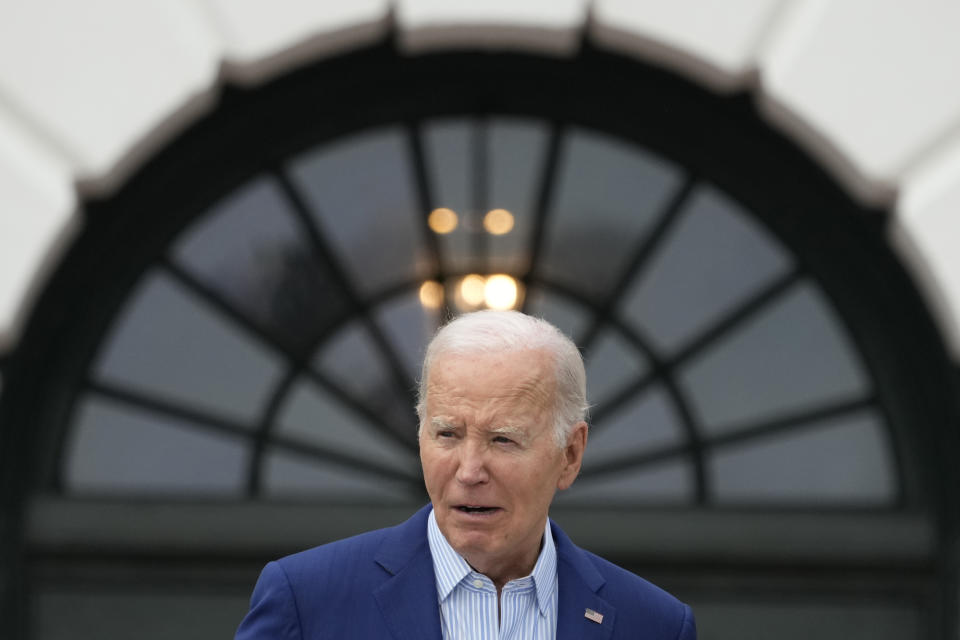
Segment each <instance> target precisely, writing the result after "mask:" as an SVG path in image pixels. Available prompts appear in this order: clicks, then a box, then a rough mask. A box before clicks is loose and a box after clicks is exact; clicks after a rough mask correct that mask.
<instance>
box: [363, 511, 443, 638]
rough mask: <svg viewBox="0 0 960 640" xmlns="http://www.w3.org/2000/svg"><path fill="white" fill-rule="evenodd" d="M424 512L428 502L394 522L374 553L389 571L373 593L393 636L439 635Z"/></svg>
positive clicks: (438, 616) (378, 562) (437, 636)
mask: <svg viewBox="0 0 960 640" xmlns="http://www.w3.org/2000/svg"><path fill="white" fill-rule="evenodd" d="M427 514H429V505H427V507H424V508H423V509H421V510H420V511H418V512H417V513H416V515H414V516H413V517H412V518H410V519H409V520H407V521H406V522H404V523H403V524H401V525H400V526H398V527H397V528H396V529H395V530H394V531H393V532H392V533H391V534H390V535H389V536H388V537H387V538H386V539H385V540H384V543H383V544H382V545H381V547H380V549H379V550H378V552H377V554H376V555H375V557H374V560H375V562H376V563H377V564H379V565H380V566H381V567H383V568H384V569H385V570H386V571H387V572H389V573H390V574H391V576H390V577H389V578H387V580H386V582H384V583H383V584H382V585H381V586H380V587H378V588H377V589H376V590H375V591H374V592H373V596H374V598H375V599H376V601H377V604H378V605H379V607H380V612H381V613H382V614H383V617H384V619H385V621H386V624H387V628H389V629H390V633H391V634H393V637H394V638H395V639H396V640H441V638H442V634H441V631H440V612H439V608H438V605H437V582H436V577H435V575H434V572H433V559H432V558H431V556H430V546H429V543H428V542H427Z"/></svg>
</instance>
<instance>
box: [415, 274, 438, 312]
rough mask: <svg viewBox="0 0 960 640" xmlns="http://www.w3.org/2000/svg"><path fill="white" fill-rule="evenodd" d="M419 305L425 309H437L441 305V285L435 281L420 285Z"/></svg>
mask: <svg viewBox="0 0 960 640" xmlns="http://www.w3.org/2000/svg"><path fill="white" fill-rule="evenodd" d="M420 304H422V305H423V306H424V307H426V308H427V309H439V308H440V307H441V306H442V305H443V285H442V284H440V283H439V282H437V281H436V280H427V281H426V282H424V283H423V284H422V285H420Z"/></svg>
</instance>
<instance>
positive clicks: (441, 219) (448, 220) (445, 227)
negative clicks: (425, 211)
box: [427, 207, 457, 234]
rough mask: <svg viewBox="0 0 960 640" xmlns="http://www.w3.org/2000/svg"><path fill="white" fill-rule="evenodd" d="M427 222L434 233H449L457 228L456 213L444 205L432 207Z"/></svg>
mask: <svg viewBox="0 0 960 640" xmlns="http://www.w3.org/2000/svg"><path fill="white" fill-rule="evenodd" d="M427 224H428V225H430V229H431V230H433V232H434V233H439V234H445V233H450V232H451V231H453V230H454V229H456V228H457V213H456V212H455V211H454V210H453V209H447V208H446V207H440V208H439V209H434V210H433V211H431V212H430V216H429V217H428V218H427Z"/></svg>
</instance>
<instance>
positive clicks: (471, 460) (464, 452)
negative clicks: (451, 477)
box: [457, 442, 490, 485]
mask: <svg viewBox="0 0 960 640" xmlns="http://www.w3.org/2000/svg"><path fill="white" fill-rule="evenodd" d="M489 479H490V475H489V473H488V471H487V462H486V456H485V454H484V452H483V450H482V447H480V446H479V445H477V444H475V443H472V442H465V443H464V444H463V447H462V448H461V449H460V460H459V465H458V466H457V482H459V483H460V484H464V485H475V484H483V483H484V482H486V481H487V480H489Z"/></svg>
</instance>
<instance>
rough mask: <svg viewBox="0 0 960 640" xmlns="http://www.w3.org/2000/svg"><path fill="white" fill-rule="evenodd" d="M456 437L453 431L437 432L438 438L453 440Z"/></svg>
mask: <svg viewBox="0 0 960 640" xmlns="http://www.w3.org/2000/svg"><path fill="white" fill-rule="evenodd" d="M454 435H456V434H454V432H453V431H449V430H448V431H437V437H438V438H452V437H453V436H454Z"/></svg>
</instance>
